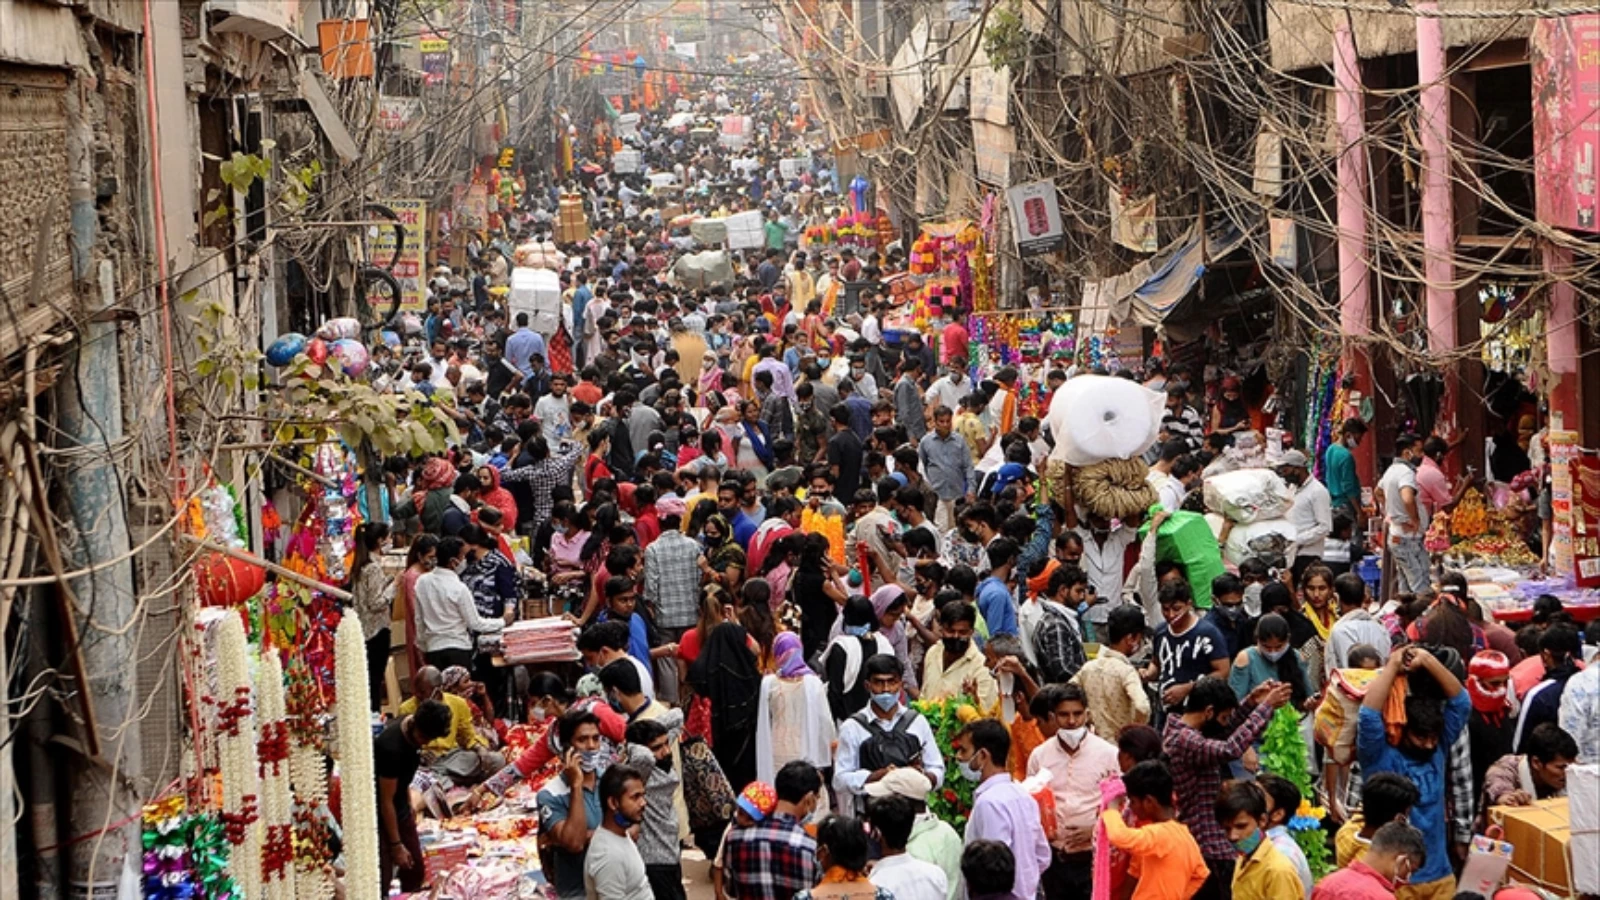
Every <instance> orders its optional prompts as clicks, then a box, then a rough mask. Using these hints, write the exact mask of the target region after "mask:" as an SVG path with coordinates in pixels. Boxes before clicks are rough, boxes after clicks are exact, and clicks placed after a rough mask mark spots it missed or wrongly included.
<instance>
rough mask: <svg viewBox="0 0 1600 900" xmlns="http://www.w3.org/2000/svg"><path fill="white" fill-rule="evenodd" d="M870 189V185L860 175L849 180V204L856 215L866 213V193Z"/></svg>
mask: <svg viewBox="0 0 1600 900" xmlns="http://www.w3.org/2000/svg"><path fill="white" fill-rule="evenodd" d="M871 189H872V185H871V184H870V183H868V181H867V179H865V178H863V177H862V176H860V175H857V176H856V177H854V178H852V179H850V203H851V205H852V206H854V207H855V211H856V213H857V214H860V213H864V212H866V211H867V191H869V190H871Z"/></svg>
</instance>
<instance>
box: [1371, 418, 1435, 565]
mask: <svg viewBox="0 0 1600 900" xmlns="http://www.w3.org/2000/svg"><path fill="white" fill-rule="evenodd" d="M1421 454H1422V439H1421V438H1419V437H1417V436H1416V435H1414V434H1402V435H1400V436H1399V437H1397V438H1395V442H1394V462H1393V463H1391V464H1390V465H1389V468H1388V470H1387V471H1385V472H1384V473H1383V477H1382V478H1380V479H1379V480H1378V495H1379V499H1380V501H1381V502H1382V504H1383V517H1384V521H1385V523H1386V524H1387V527H1388V535H1387V538H1386V540H1385V549H1386V550H1387V551H1388V552H1387V554H1386V557H1385V559H1384V563H1385V564H1386V565H1387V564H1389V563H1391V562H1392V563H1393V565H1394V574H1395V582H1394V589H1395V591H1396V592H1397V593H1404V594H1422V593H1426V592H1427V591H1428V590H1429V588H1430V587H1431V586H1432V585H1430V584H1429V581H1428V551H1427V550H1426V549H1424V548H1423V546H1422V533H1423V530H1424V529H1425V528H1426V526H1427V523H1426V522H1423V521H1422V501H1421V500H1420V499H1418V493H1417V458H1418V457H1419V456H1420V455H1421Z"/></svg>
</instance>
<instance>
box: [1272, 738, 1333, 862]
mask: <svg viewBox="0 0 1600 900" xmlns="http://www.w3.org/2000/svg"><path fill="white" fill-rule="evenodd" d="M1260 757H1261V768H1262V769H1264V770H1266V771H1268V772H1271V773H1272V774H1274V775H1277V776H1278V777H1280V778H1284V779H1287V780H1288V781H1289V782H1290V783H1292V784H1293V785H1294V786H1295V787H1297V788H1299V789H1300V797H1301V798H1302V799H1301V802H1300V808H1299V809H1297V810H1295V814H1294V815H1293V816H1292V817H1290V819H1289V823H1288V825H1289V833H1290V834H1291V835H1293V836H1294V841H1295V843H1296V844H1299V845H1300V850H1301V852H1303V853H1304V854H1305V855H1306V864H1307V865H1309V866H1310V867H1311V877H1312V878H1321V877H1322V876H1324V875H1326V874H1328V871H1329V870H1330V869H1331V868H1332V867H1331V866H1330V865H1329V864H1328V840H1327V835H1326V834H1325V833H1324V832H1323V830H1322V820H1323V818H1324V817H1326V816H1327V811H1326V810H1324V809H1323V808H1322V807H1320V806H1313V805H1311V798H1312V797H1315V796H1316V794H1315V793H1314V791H1313V787H1312V784H1311V773H1310V771H1309V770H1308V764H1307V762H1306V761H1307V760H1308V759H1309V758H1310V757H1309V755H1308V753H1307V750H1306V742H1305V738H1303V737H1301V736H1300V717H1299V716H1297V715H1296V714H1295V712H1294V710H1293V709H1291V708H1289V707H1287V706H1285V707H1280V708H1279V709H1278V711H1277V712H1275V713H1273V714H1272V721H1271V722H1270V723H1268V725H1267V730H1266V733H1265V734H1263V735H1262V737H1261V754H1260Z"/></svg>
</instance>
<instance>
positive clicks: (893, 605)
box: [828, 584, 917, 696]
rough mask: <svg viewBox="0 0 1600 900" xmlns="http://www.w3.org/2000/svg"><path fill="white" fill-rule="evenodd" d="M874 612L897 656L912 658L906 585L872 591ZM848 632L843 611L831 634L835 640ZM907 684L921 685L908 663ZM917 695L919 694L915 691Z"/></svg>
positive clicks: (885, 637)
mask: <svg viewBox="0 0 1600 900" xmlns="http://www.w3.org/2000/svg"><path fill="white" fill-rule="evenodd" d="M870 599H871V601H872V614H873V615H874V616H875V617H876V619H877V631H878V636H879V637H880V638H882V639H883V640H886V641H888V642H889V646H890V647H891V648H893V652H894V655H895V656H896V657H897V658H899V659H901V660H909V657H910V655H911V654H910V648H909V647H908V645H907V638H908V636H909V635H908V624H907V622H906V611H907V610H908V609H910V605H911V598H910V597H909V596H907V594H906V590H905V588H903V587H901V586H900V585H899V584H886V585H884V586H883V587H881V588H878V589H877V590H875V591H873V592H872V597H871V598H870ZM843 633H844V613H843V611H840V613H839V617H838V618H837V619H835V620H834V622H833V631H832V632H830V633H829V635H828V639H829V640H830V641H831V640H833V639H834V638H837V637H838V636H839V635H841V634H843ZM905 680H906V686H907V687H908V688H911V689H912V690H913V691H915V690H916V687H917V679H916V677H915V675H914V674H913V672H912V671H911V667H910V666H909V665H907V666H906V672H905ZM913 696H915V694H913Z"/></svg>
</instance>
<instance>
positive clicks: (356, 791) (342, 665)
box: [333, 616, 386, 900]
mask: <svg viewBox="0 0 1600 900" xmlns="http://www.w3.org/2000/svg"><path fill="white" fill-rule="evenodd" d="M333 659H334V667H335V671H336V677H337V680H338V683H339V695H338V697H337V698H336V699H335V700H334V705H333V710H334V718H335V720H336V722H337V723H338V728H339V770H340V777H341V780H342V783H343V784H345V785H346V786H348V787H349V790H346V791H344V792H343V797H344V823H343V824H344V841H345V843H344V859H345V879H344V883H345V891H346V896H348V897H349V898H350V900H379V898H381V897H382V896H383V895H384V894H385V893H386V892H385V891H383V890H382V887H383V886H382V885H380V884H379V883H378V882H379V881H380V880H381V879H382V877H383V876H382V874H381V872H380V869H379V863H378V796H377V792H376V791H374V790H372V789H371V786H372V785H374V784H377V781H376V779H375V776H374V775H373V762H372V714H371V712H369V711H368V708H367V698H368V697H369V696H371V692H370V688H369V687H368V684H367V643H366V640H365V639H364V638H363V637H362V635H361V623H360V622H359V621H357V619H356V617H355V616H345V617H344V620H343V621H341V622H340V623H339V631H338V633H337V635H336V637H335V643H334V654H333Z"/></svg>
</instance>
